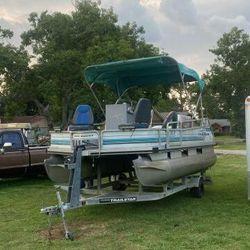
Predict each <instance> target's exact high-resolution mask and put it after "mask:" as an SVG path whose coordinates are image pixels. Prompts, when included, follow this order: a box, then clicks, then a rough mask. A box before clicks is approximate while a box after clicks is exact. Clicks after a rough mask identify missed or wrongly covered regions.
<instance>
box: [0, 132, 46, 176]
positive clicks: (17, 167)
mask: <svg viewBox="0 0 250 250" xmlns="http://www.w3.org/2000/svg"><path fill="white" fill-rule="evenodd" d="M46 158H47V147H46V146H30V145H29V143H28V140H27V138H26V136H25V135H24V133H23V132H22V130H21V129H4V130H0V178H6V177H16V176H20V175H24V174H26V173H29V172H34V173H36V172H37V173H39V172H43V171H44V160H45V159H46Z"/></svg>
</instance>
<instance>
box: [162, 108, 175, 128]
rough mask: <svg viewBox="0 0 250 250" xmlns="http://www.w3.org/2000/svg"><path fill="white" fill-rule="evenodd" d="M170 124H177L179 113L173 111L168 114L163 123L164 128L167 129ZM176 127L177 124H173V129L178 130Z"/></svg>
mask: <svg viewBox="0 0 250 250" xmlns="http://www.w3.org/2000/svg"><path fill="white" fill-rule="evenodd" d="M169 122H177V113H176V112H175V111H171V112H169V113H168V115H167V116H166V118H165V119H164V121H163V123H162V128H166V127H167V124H168V123H169ZM176 127H177V124H176V123H173V125H172V128H176Z"/></svg>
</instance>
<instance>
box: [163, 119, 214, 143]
mask: <svg viewBox="0 0 250 250" xmlns="http://www.w3.org/2000/svg"><path fill="white" fill-rule="evenodd" d="M207 127H210V126H209V121H208V119H207V118H202V119H190V120H186V121H174V122H169V123H168V124H167V127H166V144H167V146H168V147H171V142H170V138H171V136H176V137H178V140H177V141H175V142H174V146H182V145H183V136H184V135H193V134H194V132H195V131H197V130H200V129H202V128H207ZM199 137H202V140H204V139H205V135H204V134H199Z"/></svg>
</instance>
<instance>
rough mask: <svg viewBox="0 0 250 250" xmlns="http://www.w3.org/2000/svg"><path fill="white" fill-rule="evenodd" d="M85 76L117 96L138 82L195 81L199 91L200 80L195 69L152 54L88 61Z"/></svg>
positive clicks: (168, 82) (202, 82) (151, 83)
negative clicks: (103, 62)
mask: <svg viewBox="0 0 250 250" xmlns="http://www.w3.org/2000/svg"><path fill="white" fill-rule="evenodd" d="M84 75H85V79H86V81H87V82H88V83H90V84H92V83H94V84H106V85H109V86H111V87H112V88H113V89H114V90H115V91H116V92H117V94H118V96H120V95H121V94H122V93H123V92H124V91H125V90H127V89H129V88H131V87H135V86H140V87H147V86H154V85H158V84H162V85H174V84H176V83H181V82H182V79H183V81H184V82H194V81H196V82H197V83H198V85H199V87H200V91H201V92H202V91H203V89H204V85H205V83H204V81H203V80H202V79H201V78H200V77H199V75H198V74H197V72H196V71H194V70H193V69H190V68H188V67H186V66H185V65H184V64H181V63H178V62H177V61H176V60H175V59H173V58H171V57H169V56H154V57H146V58H140V59H132V60H126V61H117V62H111V63H105V64H98V65H92V66H89V67H87V68H86V69H85V71H84Z"/></svg>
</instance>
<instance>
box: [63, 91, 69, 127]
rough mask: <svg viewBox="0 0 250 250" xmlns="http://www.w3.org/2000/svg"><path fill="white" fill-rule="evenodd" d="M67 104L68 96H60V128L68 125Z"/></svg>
mask: <svg viewBox="0 0 250 250" xmlns="http://www.w3.org/2000/svg"><path fill="white" fill-rule="evenodd" d="M69 105H70V96H69V95H66V96H64V97H63V98H62V124H61V127H62V128H66V127H67V126H68V121H69Z"/></svg>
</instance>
